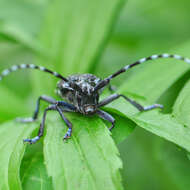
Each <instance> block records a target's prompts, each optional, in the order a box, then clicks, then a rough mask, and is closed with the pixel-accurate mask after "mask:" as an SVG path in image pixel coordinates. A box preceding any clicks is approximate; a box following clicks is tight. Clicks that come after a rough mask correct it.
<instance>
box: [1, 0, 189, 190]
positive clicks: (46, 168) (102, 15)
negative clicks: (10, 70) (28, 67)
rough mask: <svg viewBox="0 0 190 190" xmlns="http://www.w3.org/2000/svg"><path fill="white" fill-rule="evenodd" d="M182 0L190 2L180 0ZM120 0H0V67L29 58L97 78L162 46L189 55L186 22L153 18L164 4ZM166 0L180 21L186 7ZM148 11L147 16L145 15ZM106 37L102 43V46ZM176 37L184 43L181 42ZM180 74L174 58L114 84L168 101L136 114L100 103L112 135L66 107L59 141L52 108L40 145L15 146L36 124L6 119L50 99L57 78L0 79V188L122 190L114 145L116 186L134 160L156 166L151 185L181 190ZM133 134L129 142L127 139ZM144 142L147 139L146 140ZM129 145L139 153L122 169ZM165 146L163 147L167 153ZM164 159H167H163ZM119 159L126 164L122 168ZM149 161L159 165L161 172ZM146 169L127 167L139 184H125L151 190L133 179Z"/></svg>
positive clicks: (184, 70) (185, 128) (183, 113)
mask: <svg viewBox="0 0 190 190" xmlns="http://www.w3.org/2000/svg"><path fill="white" fill-rule="evenodd" d="M183 1H184V3H185V4H187V5H189V2H188V1H186V0H183ZM124 3H125V1H124V0H113V1H109V0H103V1H100V0H98V1H87V0H81V1H74V0H71V1H66V0H64V1H63V0H55V1H25V0H15V1H14V2H13V1H10V0H8V1H7V0H6V1H5V0H3V1H1V2H0V50H1V51H0V61H1V63H2V64H1V65H0V69H3V68H6V67H7V66H10V65H12V64H15V63H16V64H18V63H20V62H27V63H35V64H38V65H44V66H46V67H48V68H51V69H53V70H56V71H59V72H61V73H62V74H63V75H64V76H67V75H69V74H71V73H77V72H79V73H86V72H92V73H95V74H97V75H98V76H101V77H103V76H107V75H108V74H109V73H111V72H113V71H115V70H117V69H119V68H120V67H121V66H124V65H126V63H127V61H132V59H133V60H135V58H137V57H139V56H143V57H144V55H150V54H152V53H159V52H160V51H162V52H163V51H168V52H171V53H179V54H182V55H184V56H188V52H189V49H190V42H189V41H188V40H187V39H188V37H189V36H188V34H189V33H188V32H185V33H184V35H183V36H182V37H181V39H176V37H178V36H179V35H180V34H182V33H180V32H181V30H179V28H180V27H181V28H182V29H183V30H188V31H190V26H184V25H183V23H181V22H179V25H175V23H173V25H171V28H170V25H169V26H168V23H167V22H170V21H171V20H170V19H171V18H170V16H169V15H167V14H166V13H165V12H164V10H165V11H167V9H164V8H163V9H162V13H163V15H162V16H161V18H164V22H163V23H162V25H161V24H158V23H156V24H155V22H153V21H154V20H157V19H158V18H159V17H160V8H159V7H160V6H161V5H162V1H160V2H159V3H157V4H156V5H151V4H150V5H149V7H147V6H146V4H147V2H146V0H144V1H142V2H141V3H140V2H138V3H137V2H136V1H134V5H133V4H132V3H131V2H130V1H129V5H128V3H127V4H126V8H125V7H124ZM172 3H173V9H171V10H170V11H173V10H175V18H176V19H179V20H180V18H181V19H184V21H187V23H188V21H189V20H188V19H186V17H187V15H188V11H189V10H188V9H186V8H184V7H182V8H180V7H179V6H178V5H179V3H178V2H177V1H174V2H173V1H172ZM163 4H164V5H165V2H163ZM128 6H129V7H128ZM168 6H169V4H168ZM122 7H124V8H125V9H126V11H127V12H128V13H127V14H126V11H125V9H124V11H123V14H122V15H121V16H120V18H119V20H118V22H117V25H116V29H115V31H114V33H112V29H113V26H114V24H115V22H116V20H117V18H118V15H119V13H120V11H121V8H122ZM156 7H158V8H156ZM165 7H166V6H165ZM129 8H130V9H129ZM179 9H180V10H183V14H181V13H179V12H178V10H179ZM129 10H130V11H129ZM132 10H133V11H132ZM155 10H156V11H155ZM133 12H135V13H133ZM142 15H143V16H144V17H142ZM150 15H153V17H151V18H150ZM132 16H133V18H132ZM147 18H148V19H147ZM172 18H173V17H172ZM143 19H144V20H143ZM146 20H149V21H150V23H151V24H152V23H153V26H150V24H149V23H146ZM127 23H128V24H127ZM179 26H180V27H179ZM166 29H167V30H166ZM163 30H164V33H163ZM153 33H155V35H153ZM111 34H112V35H111ZM155 36H156V39H155ZM166 37H168V39H167V40H166V39H165V38H166ZM108 39H109V43H108V46H107V48H106V50H104V49H105V46H106V44H107V42H108ZM163 39H164V41H163ZM179 42H184V43H181V45H180V46H179V45H178V43H179ZM163 43H164V47H163ZM155 44H156V47H155ZM153 45H154V46H153ZM174 46H176V47H175V48H174ZM145 47H146V48H145ZM152 47H155V48H154V49H155V50H157V51H155V50H153V49H152ZM154 51H155V52H154ZM137 52H139V53H138V54H137ZM103 53H104V54H103ZM129 54H130V55H129ZM101 55H103V57H102V59H101V60H100V56H101ZM132 57H133V58H132ZM163 62H164V63H163ZM116 63H118V64H116ZM108 64H109V65H111V66H112V67H110V66H109V65H108ZM188 71H189V65H187V64H186V63H183V62H180V61H179V62H178V61H176V60H175V61H174V60H173V61H172V60H164V61H163V60H158V61H155V63H153V62H150V63H147V64H146V63H145V64H144V65H142V66H139V68H135V69H132V70H131V71H129V72H128V73H126V74H123V75H122V76H121V77H120V78H119V77H118V78H117V79H115V80H114V81H113V83H114V84H115V85H117V86H119V87H118V92H121V93H124V94H126V95H128V96H129V97H132V98H133V99H135V100H136V101H138V102H140V103H142V104H143V105H148V104H152V103H154V102H156V101H158V102H160V103H163V104H164V105H165V107H166V108H165V109H164V110H163V111H161V110H154V111H150V112H146V113H139V112H138V111H137V110H136V109H135V108H134V107H132V106H131V105H130V104H129V103H127V102H125V101H124V100H118V101H116V102H113V103H112V104H110V105H109V106H108V107H105V108H104V109H105V110H106V111H108V112H109V113H110V114H112V115H113V116H114V117H115V119H116V121H117V122H116V127H115V128H114V129H113V131H112V133H110V132H109V131H108V129H107V127H109V123H107V122H105V121H102V120H101V119H99V118H98V117H97V116H93V117H89V118H88V117H84V116H81V115H80V114H70V113H68V114H67V117H68V118H69V119H70V120H71V121H72V122H73V125H74V131H73V136H72V138H71V139H70V140H69V141H68V142H67V143H63V141H62V138H63V135H64V133H65V132H66V126H65V124H64V123H63V122H62V121H61V119H60V118H59V115H58V114H55V113H54V114H53V113H51V114H48V119H47V122H46V134H45V135H44V138H43V139H42V140H41V142H43V145H42V144H41V143H37V144H35V145H32V146H26V145H23V144H22V140H23V139H24V138H27V137H30V136H34V135H36V133H37V129H38V126H39V122H37V123H33V124H27V125H26V124H25V125H23V124H18V123H16V122H15V121H14V120H13V121H9V120H10V119H13V118H15V117H17V116H21V115H24V114H25V115H27V114H28V115H29V114H31V111H32V110H33V109H34V107H35V104H34V101H35V99H34V98H37V97H38V96H39V95H41V94H44V93H46V94H48V95H53V89H54V88H55V85H56V81H55V80H54V79H52V78H51V77H49V76H48V75H46V74H43V73H39V72H36V73H32V74H31V73H30V72H28V71H27V72H23V73H19V74H18V73H17V75H16V74H13V76H10V77H9V78H7V79H5V80H4V81H3V83H1V85H0V91H1V93H0V97H1V103H0V105H1V106H0V114H1V118H0V121H1V122H2V124H1V125H0V139H1V140H0V147H1V149H0V155H1V156H0V163H1V167H0V176H1V183H0V189H2V190H7V189H14V190H15V189H25V190H27V189H82V190H85V189H123V187H122V182H121V181H122V180H121V173H120V169H121V168H122V162H121V159H120V157H119V156H120V155H119V151H118V149H117V147H116V144H117V145H118V146H119V150H120V152H121V158H122V160H123V163H124V170H123V172H122V177H123V184H124V186H125V185H126V184H127V182H126V180H130V179H131V178H130V176H129V173H130V172H131V173H132V170H130V168H131V167H132V166H133V167H134V165H135V164H136V163H137V165H138V160H137V158H138V157H142V159H141V162H142V163H143V164H144V165H146V164H147V165H150V166H154V169H152V170H154V171H158V173H157V174H156V175H159V176H160V180H161V181H163V184H159V186H158V188H157V189H170V188H172V189H180V190H181V189H184V190H185V189H187V187H188V184H189V177H190V176H187V177H182V176H183V175H188V172H187V171H188V169H190V166H189V160H188V159H187V157H186V151H187V152H190V128H189V122H190V120H189V111H190V109H189V107H190V106H189V105H190V102H189V99H188V94H189V91H190V90H189V81H187V80H188V77H186V75H188V74H189V72H188ZM23 78H25V80H23ZM39 81H40V82H39ZM185 83H186V84H185ZM181 89H182V90H181ZM107 94H108V93H105V94H104V95H103V96H104V97H105V96H106V95H107ZM176 99H177V100H176ZM7 102H9V104H8V105H7ZM22 102H25V103H22ZM172 106H173V110H172ZM139 127H141V128H142V129H145V130H147V131H149V132H151V133H152V134H155V135H156V136H154V137H153V136H151V133H146V132H141V133H140V138H136V136H135V134H137V135H138V133H137V132H136V131H138V129H137V128H139ZM135 128H136V130H134V129H135ZM142 131H143V130H142ZM131 133H132V135H131V136H129V134H131ZM146 136H149V138H146ZM132 137H133V140H130V139H132ZM143 137H145V138H144V139H143ZM159 137H162V138H164V139H166V140H167V141H170V142H172V143H174V144H176V145H177V146H179V147H181V148H182V149H183V150H182V151H181V153H180V152H179V150H178V149H177V148H176V147H175V146H174V145H172V144H170V143H169V142H166V141H163V140H162V139H160V138H159ZM126 138H127V141H126V142H124V140H125V139H126ZM135 139H136V140H135ZM147 139H148V141H150V142H152V144H151V145H150V142H148V143H147ZM131 141H132V143H130V142H131ZM129 145H130V147H129ZM137 145H138V146H139V147H141V148H143V149H144V151H142V150H141V148H139V149H138V148H137V152H136V153H135V157H133V158H131V160H132V162H131V163H132V164H131V166H130V165H129V164H128V162H129V163H130V161H131V160H130V159H129V160H128V157H129V158H130V148H131V149H134V148H135V147H136V146H137ZM163 147H167V148H166V151H164V148H163ZM135 150H136V149H135ZM163 152H164V154H162V153H163ZM128 153H129V155H128ZM131 155H132V154H131ZM170 155H172V156H173V157H175V159H171V156H170ZM170 160H171V161H170ZM126 163H127V166H128V167H127V168H129V171H127V172H126V170H125V167H126V166H125V164H126ZM182 163H183V164H182ZM143 164H142V165H143ZM175 164H176V165H177V167H176V165H175ZM155 165H159V168H157V167H156V166H155ZM139 168H140V167H139ZM136 169H137V168H136ZM141 169H142V168H141ZM142 170H143V169H142ZM145 173H146V172H145ZM149 173H150V172H147V174H146V175H144V173H143V172H142V173H140V176H138V174H137V173H135V175H136V177H134V176H133V180H134V179H136V181H138V184H137V183H135V182H134V183H133V184H132V183H130V181H129V185H128V188H127V187H126V189H153V188H154V189H156V188H155V184H154V183H156V179H155V178H153V177H152V179H153V180H152V183H150V186H149V187H148V186H147V184H146V183H145V182H144V181H143V180H142V181H141V177H142V176H143V175H144V176H143V177H148V175H149ZM153 173H154V172H153ZM154 174H155V173H154ZM126 176H127V177H126ZM143 177H142V179H143ZM166 179H167V180H166Z"/></svg>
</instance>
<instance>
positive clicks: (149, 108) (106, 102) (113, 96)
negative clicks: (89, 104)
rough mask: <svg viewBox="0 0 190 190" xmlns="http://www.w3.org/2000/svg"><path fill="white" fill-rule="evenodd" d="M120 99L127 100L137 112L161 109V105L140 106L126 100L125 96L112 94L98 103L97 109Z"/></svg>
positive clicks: (130, 100) (128, 99)
mask: <svg viewBox="0 0 190 190" xmlns="http://www.w3.org/2000/svg"><path fill="white" fill-rule="evenodd" d="M120 97H122V98H124V99H125V100H127V101H128V102H129V103H131V104H132V105H133V106H134V107H136V108H137V109H138V110H139V111H148V110H152V109H155V108H163V105H160V104H153V105H150V106H142V105H141V104H139V103H137V102H136V101H134V100H132V99H130V98H128V97H127V96H124V95H122V94H112V95H111V96H108V97H107V98H105V99H104V100H102V101H101V102H99V104H98V107H101V106H105V105H107V104H109V103H111V102H113V101H114V100H116V99H118V98H120Z"/></svg>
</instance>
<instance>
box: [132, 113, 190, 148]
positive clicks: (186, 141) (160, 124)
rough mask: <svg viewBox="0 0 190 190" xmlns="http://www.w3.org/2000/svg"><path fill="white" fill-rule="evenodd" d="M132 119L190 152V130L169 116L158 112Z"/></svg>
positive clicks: (137, 115) (142, 114) (140, 114)
mask: <svg viewBox="0 0 190 190" xmlns="http://www.w3.org/2000/svg"><path fill="white" fill-rule="evenodd" d="M130 118H131V119H132V120H133V121H134V122H135V123H136V124H137V125H138V126H140V127H142V128H144V129H146V130H148V131H150V132H152V133H154V134H156V135H158V136H160V137H163V138H164V139H166V140H168V141H171V142H173V143H175V144H177V145H179V146H181V147H182V148H184V149H185V150H187V151H190V130H189V128H187V127H185V126H184V125H182V124H181V123H179V122H178V121H177V119H175V118H174V117H172V116H171V115H169V114H161V113H159V112H158V111H157V110H154V111H149V112H144V113H139V114H136V115H135V116H130Z"/></svg>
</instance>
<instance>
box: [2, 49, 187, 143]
mask: <svg viewBox="0 0 190 190" xmlns="http://www.w3.org/2000/svg"><path fill="white" fill-rule="evenodd" d="M159 58H174V59H177V60H182V61H185V62H187V63H190V59H188V58H184V57H182V56H180V55H171V54H166V53H165V54H160V55H152V56H149V57H146V58H142V59H140V60H138V61H136V62H134V63H132V64H129V65H126V66H125V67H123V68H121V69H120V70H118V71H117V72H115V73H113V74H112V75H110V76H108V77H107V78H105V79H100V78H99V77H97V76H95V75H93V74H75V75H71V76H69V77H67V78H65V77H63V76H62V75H61V74H59V73H57V72H54V71H51V70H49V69H47V68H45V67H42V66H37V65H34V64H21V65H13V66H12V67H11V68H9V69H6V70H4V71H3V72H2V73H1V75H0V80H2V79H3V78H4V77H5V76H7V75H9V74H10V73H11V72H14V71H17V70H20V69H37V70H40V71H43V72H46V73H49V74H51V75H53V76H54V77H56V78H59V79H61V80H60V81H59V82H58V83H57V94H58V95H59V96H60V97H61V98H62V99H63V100H58V101H57V100H55V99H54V98H52V97H49V96H46V95H42V96H40V97H39V98H38V100H37V104H36V109H35V112H34V114H33V116H32V117H31V118H24V119H22V118H18V119H17V121H19V122H23V123H27V122H34V121H36V120H37V118H38V115H39V107H40V102H41V101H42V100H43V101H45V102H47V103H49V106H48V107H47V108H46V109H45V110H44V113H43V118H42V122H41V124H40V128H39V131H38V135H37V136H36V137H34V138H32V139H24V142H28V143H30V144H33V143H36V142H37V141H38V140H39V139H40V137H42V136H43V133H44V127H45V120H46V114H47V112H48V111H50V110H55V111H57V112H58V113H59V115H60V116H61V118H62V119H63V120H64V122H65V124H66V125H67V127H68V130H67V132H66V134H65V135H64V137H63V139H64V140H66V139H68V138H70V137H71V134H72V123H71V122H70V121H69V120H68V119H67V118H66V117H65V115H64V112H66V111H67V112H79V113H81V114H83V115H94V114H97V115H98V116H99V117H100V118H102V119H104V120H107V121H108V122H110V123H111V126H110V128H109V130H112V129H113V128H114V126H115V119H114V118H113V117H112V116H111V115H110V114H109V113H107V112H105V111H103V110H101V107H102V106H105V105H107V104H109V103H111V102H113V101H114V100H116V99H118V98H124V99H125V100H126V101H128V102H129V103H131V104H132V105H133V106H134V107H135V108H137V109H138V110H139V111H141V112H142V111H148V110H152V109H155V108H163V105H160V104H153V105H149V106H142V105H141V104H139V103H138V102H136V101H134V100H132V99H130V98H128V97H127V96H125V95H123V94H118V93H114V94H112V95H110V96H108V97H107V98H105V99H103V100H101V101H99V96H100V95H101V93H102V91H103V90H104V88H105V87H106V86H108V85H110V81H111V80H112V79H113V78H115V77H117V76H118V75H120V74H122V73H124V72H125V71H127V70H128V69H130V68H132V67H134V66H137V65H140V64H141V63H144V62H146V61H149V60H155V59H159Z"/></svg>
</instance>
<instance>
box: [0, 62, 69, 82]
mask: <svg viewBox="0 0 190 190" xmlns="http://www.w3.org/2000/svg"><path fill="white" fill-rule="evenodd" d="M21 69H37V70H40V71H44V72H46V73H49V74H51V75H53V76H55V77H57V78H59V79H61V80H64V81H66V82H68V79H66V78H65V77H63V76H62V75H60V74H59V73H57V72H54V71H51V70H49V69H46V68H45V67H42V66H37V65H34V64H21V65H13V66H12V67H10V68H9V69H5V70H3V71H2V73H1V74H0V80H2V79H3V78H4V77H5V76H7V75H9V74H10V73H12V72H14V71H17V70H21Z"/></svg>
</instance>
